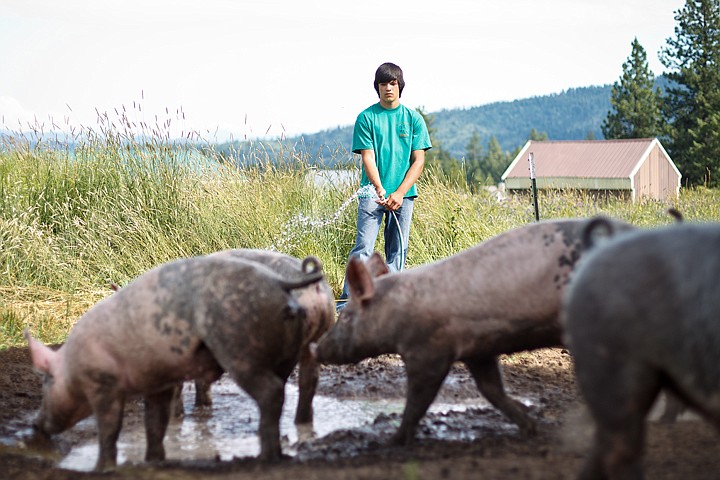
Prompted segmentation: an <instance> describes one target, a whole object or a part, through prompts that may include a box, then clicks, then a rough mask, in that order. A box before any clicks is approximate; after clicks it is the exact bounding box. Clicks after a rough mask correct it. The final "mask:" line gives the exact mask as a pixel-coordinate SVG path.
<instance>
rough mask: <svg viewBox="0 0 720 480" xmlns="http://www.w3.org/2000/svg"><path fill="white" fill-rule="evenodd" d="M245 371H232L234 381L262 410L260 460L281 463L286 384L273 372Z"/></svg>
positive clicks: (263, 370)
mask: <svg viewBox="0 0 720 480" xmlns="http://www.w3.org/2000/svg"><path fill="white" fill-rule="evenodd" d="M248 367H249V368H248V369H247V370H245V371H238V370H233V369H228V372H229V373H230V375H231V376H232V378H233V380H235V382H236V383H237V384H238V385H240V387H241V388H242V389H243V390H245V391H246V392H247V394H248V395H250V396H251V397H252V398H253V399H254V400H255V401H256V402H257V404H258V408H259V410H260V427H259V432H258V433H259V436H260V459H261V460H263V461H267V462H275V461H278V460H280V458H281V456H282V450H281V448H280V415H281V414H282V407H283V402H284V401H285V382H284V381H283V380H282V379H281V378H280V377H279V376H277V375H276V374H275V373H273V372H272V371H270V370H266V369H262V370H261V369H260V368H258V367H257V366H256V365H252V366H248Z"/></svg>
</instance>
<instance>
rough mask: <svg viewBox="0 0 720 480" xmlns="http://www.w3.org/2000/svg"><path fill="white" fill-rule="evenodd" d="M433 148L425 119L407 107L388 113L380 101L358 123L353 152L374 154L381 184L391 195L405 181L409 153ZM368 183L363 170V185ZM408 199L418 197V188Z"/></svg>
mask: <svg viewBox="0 0 720 480" xmlns="http://www.w3.org/2000/svg"><path fill="white" fill-rule="evenodd" d="M430 148H432V145H431V143H430V134H429V133H428V129H427V125H425V120H423V118H422V115H420V114H419V113H418V112H416V111H415V110H411V109H409V108H407V107H406V106H405V105H402V104H401V105H399V106H398V107H397V108H394V109H392V110H387V109H385V108H383V107H382V106H381V105H380V103H379V102H378V103H376V104H375V105H372V106H370V107H368V108H366V109H365V110H363V111H362V112H361V113H360V115H358V117H357V120H356V121H355V128H354V130H353V143H352V151H353V153H360V150H374V151H375V162H376V163H377V167H378V171H379V172H380V181H381V182H382V185H383V187H384V188H385V191H387V193H388V195H389V194H391V193H392V192H394V191H395V190H397V188H398V187H399V186H400V184H401V183H402V181H403V179H404V178H405V174H406V173H407V171H408V169H409V168H410V153H411V152H412V151H413V150H428V149H430ZM369 184H370V181H369V180H368V178H367V175H366V173H365V168H363V169H362V177H361V179H360V186H361V187H364V186H366V185H369ZM405 196H406V197H416V196H417V188H416V187H415V185H413V186H412V187H410V190H408V192H407V194H406V195H405Z"/></svg>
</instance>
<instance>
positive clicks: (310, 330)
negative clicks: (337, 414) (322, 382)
mask: <svg viewBox="0 0 720 480" xmlns="http://www.w3.org/2000/svg"><path fill="white" fill-rule="evenodd" d="M210 257H216V258H240V259H243V260H249V261H253V262H258V263H261V264H263V265H265V266H266V267H268V268H270V269H271V270H272V271H274V272H275V273H277V274H278V275H280V276H281V277H284V278H297V277H298V276H300V275H302V274H303V272H304V270H303V269H304V268H305V267H306V265H305V263H303V261H302V260H300V259H298V258H295V257H291V256H289V255H285V254H282V253H278V252H273V251H269V250H257V249H232V250H223V251H220V252H216V253H213V254H211V255H210ZM292 293H293V295H294V296H295V298H296V299H297V301H298V303H299V304H300V305H301V306H302V307H303V308H304V309H305V322H304V323H303V333H302V346H301V349H300V362H299V368H298V392H299V395H298V405H297V410H296V412H295V423H296V424H298V425H310V426H312V421H313V409H312V400H313V397H314V396H315V391H316V389H317V383H318V378H319V370H320V369H319V364H318V362H317V360H316V359H315V357H314V356H313V355H311V354H310V343H311V342H316V341H317V340H318V339H319V338H320V336H322V335H323V334H324V333H325V332H326V331H327V330H328V329H329V328H330V326H331V325H332V324H333V323H334V322H335V296H334V295H333V292H332V289H331V288H330V285H328V283H327V281H325V280H324V279H323V280H320V281H318V282H315V283H312V284H310V285H308V286H306V287H304V288H298V289H295V290H293V292H292ZM211 404H212V399H211V397H210V382H207V381H204V380H202V379H198V380H196V381H195V405H196V406H203V405H205V406H206V405H211ZM178 405H179V408H178V410H177V413H181V412H182V408H181V407H182V403H181V402H178Z"/></svg>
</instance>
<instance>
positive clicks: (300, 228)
mask: <svg viewBox="0 0 720 480" xmlns="http://www.w3.org/2000/svg"><path fill="white" fill-rule="evenodd" d="M358 198H378V197H377V195H376V193H375V188H373V186H372V185H366V186H364V187H361V188H359V189H358V190H357V191H356V192H355V193H353V194H352V195H350V198H348V199H347V200H345V201H344V202H343V204H342V205H340V207H339V208H338V209H337V210H336V211H335V213H333V214H332V215H330V216H329V217H328V218H324V219H322V218H311V217H308V216H307V215H304V214H302V213H299V214H297V215H295V216H294V217H292V218H290V220H288V221H287V222H285V225H283V228H282V234H281V238H280V239H279V240H277V241H276V242H275V243H273V244H272V245H270V246H269V247H267V250H272V251H275V252H288V251H290V250H291V249H292V248H293V247H295V246H296V245H295V241H296V240H297V238H298V237H299V236H300V234H302V233H305V232H308V231H310V230H313V229H316V228H324V227H327V226H329V225H332V224H334V223H336V222H337V221H338V220H339V219H340V216H341V215H342V213H343V212H344V211H345V210H347V208H348V207H349V206H350V204H351V203H353V202H354V201H355V200H356V199H358ZM403 245H404V244H403Z"/></svg>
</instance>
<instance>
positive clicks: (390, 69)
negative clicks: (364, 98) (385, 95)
mask: <svg viewBox="0 0 720 480" xmlns="http://www.w3.org/2000/svg"><path fill="white" fill-rule="evenodd" d="M393 80H397V82H398V87H400V96H401V97H402V91H403V88H405V80H404V79H403V71H402V69H401V68H400V67H398V66H397V65H395V64H394V63H390V62H387V63H383V64H382V65H380V66H379V67H378V69H377V70H376V71H375V83H373V86H374V87H375V91H376V92H377V94H378V96H380V86H379V85H380V84H381V83H390V82H391V81H393Z"/></svg>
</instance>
